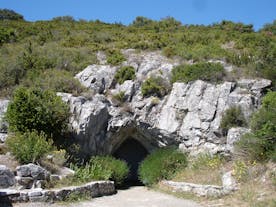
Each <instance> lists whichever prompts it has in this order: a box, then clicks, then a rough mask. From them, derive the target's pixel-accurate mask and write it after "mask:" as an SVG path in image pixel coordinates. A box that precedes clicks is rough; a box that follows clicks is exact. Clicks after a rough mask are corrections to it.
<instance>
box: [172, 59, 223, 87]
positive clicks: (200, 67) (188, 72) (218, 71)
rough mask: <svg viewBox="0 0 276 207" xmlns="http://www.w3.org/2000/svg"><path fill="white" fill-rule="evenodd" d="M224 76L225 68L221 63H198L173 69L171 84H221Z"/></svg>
mask: <svg viewBox="0 0 276 207" xmlns="http://www.w3.org/2000/svg"><path fill="white" fill-rule="evenodd" d="M223 76H224V68H223V66H222V65H221V64H219V63H196V64H193V65H179V66H175V67H174V68H173V69H172V78H171V82H172V83H174V82H177V81H179V82H185V83H186V82H189V81H194V80H198V79H200V80H204V81H210V82H219V81H221V80H222V78H223Z"/></svg>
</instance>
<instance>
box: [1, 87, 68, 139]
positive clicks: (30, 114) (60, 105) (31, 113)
mask: <svg viewBox="0 0 276 207" xmlns="http://www.w3.org/2000/svg"><path fill="white" fill-rule="evenodd" d="M6 119H7V121H8V123H9V129H10V130H11V131H19V132H22V133H24V132H26V131H31V130H37V131H38V132H44V133H45V134H46V135H47V136H48V137H53V138H54V139H56V138H58V137H60V135H61V134H62V133H63V132H65V131H66V129H67V123H68V119H69V107H68V106H67V105H66V104H65V103H64V102H63V101H62V100H61V97H58V96H57V95H56V94H55V93H53V92H51V91H47V90H46V91H43V90H41V89H33V88H30V89H27V88H24V87H20V88H18V89H17V90H16V91H15V92H14V94H13V99H12V101H11V102H10V104H9V106H8V109H7V113H6Z"/></svg>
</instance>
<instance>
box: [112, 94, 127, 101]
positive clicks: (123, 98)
mask: <svg viewBox="0 0 276 207" xmlns="http://www.w3.org/2000/svg"><path fill="white" fill-rule="evenodd" d="M113 97H114V98H115V99H116V100H117V101H119V102H121V103H123V102H124V101H125V92H124V91H120V92H119V93H117V94H115V95H113Z"/></svg>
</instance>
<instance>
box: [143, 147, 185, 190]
mask: <svg viewBox="0 0 276 207" xmlns="http://www.w3.org/2000/svg"><path fill="white" fill-rule="evenodd" d="M186 166H187V157H186V155H185V154H183V153H182V152H179V151H177V150H176V149H174V148H172V147H170V148H161V149H158V150H156V151H154V152H153V153H152V154H150V155H148V156H147V157H146V159H145V160H144V161H142V163H141V164H140V167H139V170H138V172H139V179H140V180H141V181H142V182H143V183H144V184H145V185H152V184H154V183H157V182H158V181H160V180H162V179H170V178H172V176H173V175H174V174H175V173H176V172H177V171H178V170H181V169H183V168H185V167H186Z"/></svg>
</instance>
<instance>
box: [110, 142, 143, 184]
mask: <svg viewBox="0 0 276 207" xmlns="http://www.w3.org/2000/svg"><path fill="white" fill-rule="evenodd" d="M147 155H148V151H147V149H146V148H145V147H144V146H143V145H142V144H141V143H140V142H139V141H137V140H136V139H132V138H128V139H126V140H125V141H124V142H123V143H122V144H121V145H120V147H119V148H118V149H117V150H116V151H115V152H114V153H113V156H114V157H115V158H117V159H121V160H124V161H126V163H127V164H128V166H129V168H130V173H129V176H128V178H127V180H126V181H127V184H129V185H140V184H141V182H140V181H139V179H138V168H139V164H140V162H141V161H143V160H144V159H145V157H146V156H147Z"/></svg>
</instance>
